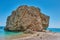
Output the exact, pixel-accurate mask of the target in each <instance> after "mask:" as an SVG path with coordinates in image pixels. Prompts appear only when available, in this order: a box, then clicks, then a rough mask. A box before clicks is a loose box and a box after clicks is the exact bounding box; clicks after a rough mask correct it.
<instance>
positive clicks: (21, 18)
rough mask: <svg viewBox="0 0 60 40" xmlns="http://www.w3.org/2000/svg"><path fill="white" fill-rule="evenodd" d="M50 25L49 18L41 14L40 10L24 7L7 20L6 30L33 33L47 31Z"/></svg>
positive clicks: (19, 8)
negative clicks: (30, 31) (31, 31)
mask: <svg viewBox="0 0 60 40" xmlns="http://www.w3.org/2000/svg"><path fill="white" fill-rule="evenodd" d="M48 25H49V16H47V15H44V14H42V13H41V11H40V9H39V8H36V7H33V6H27V5H23V6H20V7H18V8H17V9H16V10H15V11H13V12H12V14H11V15H10V16H8V18H7V22H6V27H5V30H8V31H26V30H27V29H30V30H33V31H42V30H45V29H46V28H47V27H48Z"/></svg>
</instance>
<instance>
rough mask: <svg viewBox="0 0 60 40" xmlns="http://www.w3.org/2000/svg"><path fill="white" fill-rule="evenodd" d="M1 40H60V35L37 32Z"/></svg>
mask: <svg viewBox="0 0 60 40" xmlns="http://www.w3.org/2000/svg"><path fill="white" fill-rule="evenodd" d="M0 40H60V33H52V32H36V33H34V34H23V35H16V36H12V37H7V38H4V39H2V38H0Z"/></svg>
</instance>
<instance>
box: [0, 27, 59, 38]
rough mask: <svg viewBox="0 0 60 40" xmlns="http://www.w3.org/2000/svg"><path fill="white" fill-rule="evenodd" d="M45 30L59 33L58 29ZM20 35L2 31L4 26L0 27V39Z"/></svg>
mask: <svg viewBox="0 0 60 40" xmlns="http://www.w3.org/2000/svg"><path fill="white" fill-rule="evenodd" d="M47 30H50V31H51V32H57V33H60V28H47ZM18 34H19V35H21V34H23V32H9V31H4V26H0V37H4V36H5V37H8V36H14V35H18Z"/></svg>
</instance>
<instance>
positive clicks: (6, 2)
mask: <svg viewBox="0 0 60 40" xmlns="http://www.w3.org/2000/svg"><path fill="white" fill-rule="evenodd" d="M21 5H28V6H35V7H38V8H40V9H41V12H42V13H44V14H46V15H48V16H50V23H49V27H50V28H60V0H0V26H5V25H6V19H7V17H8V16H9V15H10V14H11V12H12V11H13V10H16V8H17V7H18V6H21Z"/></svg>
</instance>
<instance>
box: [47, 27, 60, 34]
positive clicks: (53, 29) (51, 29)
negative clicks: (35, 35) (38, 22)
mask: <svg viewBox="0 0 60 40" xmlns="http://www.w3.org/2000/svg"><path fill="white" fill-rule="evenodd" d="M47 30H50V31H51V32H58V33H60V28H47Z"/></svg>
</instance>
